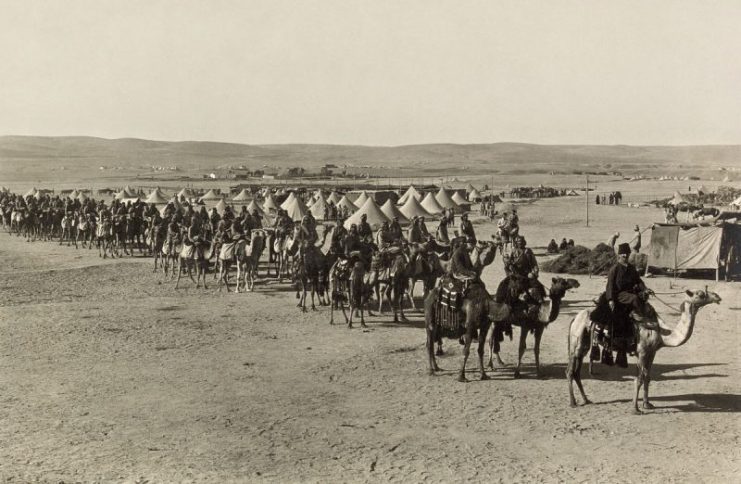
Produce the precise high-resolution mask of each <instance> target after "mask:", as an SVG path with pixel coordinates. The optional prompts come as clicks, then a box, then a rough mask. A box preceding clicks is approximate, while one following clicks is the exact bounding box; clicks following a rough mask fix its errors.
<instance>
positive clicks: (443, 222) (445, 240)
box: [435, 215, 450, 244]
mask: <svg viewBox="0 0 741 484" xmlns="http://www.w3.org/2000/svg"><path fill="white" fill-rule="evenodd" d="M435 240H437V241H438V242H440V243H441V244H450V236H449V235H448V217H447V216H445V215H443V216H442V217H441V218H440V224H439V225H438V226H437V231H435Z"/></svg>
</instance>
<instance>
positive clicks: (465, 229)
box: [458, 213, 476, 244]
mask: <svg viewBox="0 0 741 484" xmlns="http://www.w3.org/2000/svg"><path fill="white" fill-rule="evenodd" d="M458 230H459V233H460V235H461V236H464V237H465V238H466V240H467V241H468V242H473V243H474V244H475V243H476V233H474V230H473V224H472V223H471V221H470V220H468V214H467V213H464V214H463V215H461V225H460V227H458Z"/></svg>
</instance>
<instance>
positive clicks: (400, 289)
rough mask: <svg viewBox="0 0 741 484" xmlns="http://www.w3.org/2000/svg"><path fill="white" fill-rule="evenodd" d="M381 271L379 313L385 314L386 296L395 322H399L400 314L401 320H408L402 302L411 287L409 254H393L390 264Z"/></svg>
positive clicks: (378, 290) (378, 294) (377, 292)
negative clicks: (384, 299)
mask: <svg viewBox="0 0 741 484" xmlns="http://www.w3.org/2000/svg"><path fill="white" fill-rule="evenodd" d="M380 272H381V274H379V276H378V282H377V285H376V294H377V296H378V314H380V315H383V298H384V296H385V297H386V299H387V300H388V302H389V306H391V310H392V311H393V312H394V322H395V323H398V322H399V315H401V321H404V322H406V321H408V320H407V317H406V316H405V315H404V306H403V304H402V299H403V296H404V294H405V293H406V291H407V289H408V287H409V285H408V284H409V260H408V258H407V256H406V255H405V254H404V253H403V252H401V253H398V254H396V255H393V256H392V259H391V262H390V264H389V266H388V267H387V268H385V269H383V270H382V271H380ZM392 295H393V298H392Z"/></svg>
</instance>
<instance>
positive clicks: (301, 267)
mask: <svg viewBox="0 0 741 484" xmlns="http://www.w3.org/2000/svg"><path fill="white" fill-rule="evenodd" d="M325 264H326V262H325V256H324V254H322V252H321V250H319V248H318V247H316V246H313V245H309V246H307V247H305V248H304V249H302V250H301V251H300V252H299V256H298V262H297V263H296V273H295V278H296V284H297V291H298V290H299V289H301V290H302V291H301V292H300V294H299V293H298V292H297V294H299V303H298V304H297V307H299V308H301V311H302V312H306V293H307V290H306V288H307V287H308V286H311V310H312V311H316V305H315V303H314V295H315V294H318V295H319V305H320V306H323V305H325V301H324V288H323V287H322V280H323V277H322V273H323V272H324V271H325V270H326V268H325Z"/></svg>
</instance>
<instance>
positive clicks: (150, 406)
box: [0, 179, 741, 483]
mask: <svg viewBox="0 0 741 484" xmlns="http://www.w3.org/2000/svg"><path fill="white" fill-rule="evenodd" d="M517 182H518V180H511V183H513V185H514V184H517ZM542 182H543V183H544V184H546V185H547V184H549V182H548V180H546V179H544V180H543V181H542ZM504 183H505V181H502V185H504ZM611 183H612V184H608V182H605V183H601V185H600V188H601V189H604V190H612V189H622V190H623V191H624V192H626V193H631V194H633V195H634V196H635V197H639V196H644V195H646V194H651V193H658V192H660V193H662V194H663V193H669V194H670V193H671V192H672V191H673V190H674V189H676V187H675V186H672V185H667V184H661V185H660V184H658V182H656V183H654V185H651V186H650V187H649V186H648V185H647V184H643V185H636V184H635V183H634V184H630V183H628V182H622V181H620V182H618V181H615V182H611ZM706 183H707V182H706ZM21 185H22V184H21V183H20V182H18V183H17V184H16V185H15V186H11V188H14V189H16V188H17V191H20V190H21V188H25V189H28V188H30V184H27V185H29V186H25V185H24V186H23V187H21ZM684 185H686V183H684ZM678 186H679V184H677V187H678ZM39 188H41V186H39ZM685 189H686V187H685ZM584 205H585V203H584V196H579V197H564V198H556V199H545V200H538V201H537V202H535V203H532V204H529V205H523V206H522V208H521V209H520V220H521V227H522V229H521V231H522V233H523V234H524V235H525V236H526V237H527V239H528V245H529V246H530V247H533V248H534V250H535V252H536V254H537V255H538V256H539V261H540V262H541V263H542V262H543V261H545V260H547V259H548V258H547V257H546V256H545V255H544V250H543V247H544V246H545V245H546V244H547V243H548V241H549V240H550V239H551V238H555V239H556V240H560V239H561V238H562V237H566V238H572V239H574V240H575V241H576V243H577V244H580V245H585V246H587V247H593V246H594V245H596V244H597V243H598V242H602V241H605V240H606V239H607V238H608V237H609V236H610V234H611V233H613V232H614V231H616V230H617V231H620V232H621V233H622V234H623V236H622V237H621V239H620V240H619V241H627V240H628V239H629V238H630V236H629V234H631V232H632V230H631V229H632V227H633V225H634V224H639V225H640V226H641V227H642V228H645V227H647V226H648V225H649V224H650V223H652V222H658V221H661V220H663V213H662V212H661V211H660V210H658V209H653V208H640V209H630V208H626V207H614V206H595V205H594V204H593V203H591V202H590V206H589V210H590V223H589V227H587V226H586V224H585V219H584ZM475 223H476V225H475V226H476V230H477V233H478V234H479V236H480V237H481V236H483V237H488V236H489V234H491V233H493V231H494V225H493V224H492V223H490V222H488V221H483V220H482V219H480V218H477V219H476V222H475ZM646 242H647V241H644V244H645V243H646ZM151 264H152V261H151V259H148V258H143V257H133V258H131V257H126V258H122V259H113V260H111V259H106V260H101V259H100V258H99V257H98V254H97V251H95V250H93V251H88V250H83V249H80V250H75V249H74V248H68V247H65V246H62V247H60V246H59V245H57V244H56V243H50V242H35V243H26V242H25V241H24V240H23V239H21V238H18V237H15V236H9V235H8V234H6V233H1V234H0V335H2V337H1V338H0V366H1V368H0V415H2V422H3V425H2V426H0V441H1V442H2V446H0V477H2V478H3V479H4V480H5V481H6V482H65V483H69V482H132V483H133V482H139V483H143V482H152V483H155V482H322V483H325V482H379V481H389V482H460V481H474V482H507V483H509V482H708V483H723V482H732V481H735V480H736V479H737V476H738V473H739V472H741V450H739V449H741V446H740V445H739V444H740V442H739V436H740V432H739V431H740V430H741V427H740V425H739V424H741V419H739V412H741V385H740V382H741V366H740V365H741V352H739V341H740V340H739V326H738V323H739V314H741V313H739V311H741V283H739V282H718V283H716V282H715V281H714V280H710V279H708V280H696V279H695V280H693V279H682V278H680V279H676V280H673V279H671V278H668V277H653V278H650V279H647V280H646V281H647V284H648V285H649V286H650V287H652V288H653V289H654V290H656V291H657V292H674V291H681V290H683V289H700V288H704V287H705V286H706V285H707V286H708V288H709V289H710V290H712V291H715V292H717V293H718V294H719V295H720V296H721V297H722V298H723V302H722V303H721V304H720V305H712V306H708V307H705V308H703V309H702V310H701V311H700V313H699V315H698V323H697V326H696V329H695V332H694V334H693V336H692V338H691V339H690V341H689V342H688V343H687V344H686V345H684V346H682V347H680V348H675V349H671V348H670V349H663V350H661V351H660V352H659V353H658V355H657V357H656V363H655V364H654V371H653V381H652V385H651V394H652V398H653V403H654V404H655V405H656V409H655V410H651V411H646V412H645V413H644V414H643V415H641V416H636V415H633V414H632V413H631V401H630V400H631V398H632V392H633V375H634V373H635V367H634V365H633V360H632V359H631V362H630V363H631V365H630V367H629V368H628V369H620V368H617V367H604V366H601V365H597V370H598V372H599V374H598V375H595V376H594V377H591V378H590V377H588V376H587V377H585V379H584V384H585V389H586V392H587V394H588V395H589V397H590V398H591V399H592V400H593V402H594V404H592V405H587V406H580V407H577V408H570V407H569V400H568V392H567V382H566V379H565V376H564V371H565V366H566V361H567V357H566V336H567V328H568V324H569V321H570V320H571V318H573V316H574V315H575V314H576V313H577V312H578V311H580V310H581V309H584V308H588V307H590V306H591V305H592V299H594V298H595V297H596V296H597V295H598V293H599V292H600V291H601V290H603V288H604V285H605V277H602V276H592V277H589V276H571V277H575V278H576V279H578V280H579V282H580V283H581V287H580V288H578V289H576V290H575V291H572V292H570V293H569V294H568V295H567V296H566V299H565V304H564V307H563V308H562V311H561V314H560V315H559V317H558V319H557V320H556V321H555V322H553V323H552V324H551V325H550V326H549V327H548V329H547V330H546V332H545V335H544V338H543V343H542V351H541V363H542V365H543V373H544V377H543V378H542V379H537V378H536V377H535V373H534V367H533V365H534V362H533V355H532V351H531V344H532V339H529V340H528V343H529V348H528V351H527V352H526V354H525V357H524V362H525V363H524V365H525V371H524V375H523V378H522V379H518V380H515V379H514V378H513V370H512V365H513V364H514V363H516V358H517V347H516V341H517V333H518V331H519V329H515V340H514V341H512V342H510V341H505V343H504V344H503V351H502V356H503V358H504V360H505V361H506V363H507V367H505V368H497V369H496V370H493V371H489V375H490V376H491V377H492V379H491V380H489V381H479V380H478V376H477V373H476V366H477V362H476V358H471V359H469V365H468V370H469V375H468V376H469V378H470V380H471V381H470V382H469V383H459V382H457V381H455V376H456V375H455V373H456V371H455V370H456V369H457V368H458V366H459V364H460V361H461V347H460V346H459V344H458V342H457V341H455V340H446V341H445V350H446V354H445V355H444V356H442V357H440V358H439V360H438V362H439V364H440V366H441V367H442V368H443V369H444V370H446V371H443V372H442V374H441V375H438V376H428V374H427V361H426V354H425V331H424V325H423V318H422V314H421V312H414V311H411V310H410V311H409V312H408V316H410V319H411V322H409V323H402V324H396V323H392V322H390V321H391V317H390V316H389V315H388V313H386V315H384V316H378V317H373V318H368V326H369V327H368V329H360V328H354V329H347V328H346V327H345V326H344V325H342V324H340V325H334V326H330V325H329V310H328V309H327V308H321V309H320V310H319V311H317V312H309V313H307V314H302V313H300V312H299V311H298V309H297V308H296V307H295V303H296V300H295V298H294V293H293V292H292V291H291V290H290V287H289V286H288V284H278V283H276V282H272V281H265V280H260V281H258V283H257V285H256V291H255V292H254V293H248V294H232V293H229V294H227V293H224V292H219V291H218V290H217V287H216V284H215V283H214V282H211V280H210V279H209V282H210V283H211V285H210V287H209V289H208V290H202V289H198V290H196V289H195V288H194V286H193V284H192V283H190V281H186V283H185V284H184V286H183V287H182V288H181V289H179V290H175V289H174V283H173V282H169V281H164V280H163V278H162V275H161V274H159V273H158V274H153V273H152V265H151ZM502 274H503V270H502V263H501V260H500V259H499V258H497V260H495V261H494V263H493V264H492V265H491V266H490V267H488V268H487V269H485V271H484V273H483V279H484V281H485V282H486V283H487V285H488V287H489V290H490V292H493V291H494V289H495V288H496V284H497V283H498V281H499V280H501V278H502ZM551 276H552V275H551V274H547V273H543V274H541V280H542V281H544V282H545V283H546V286H547V285H549V282H550V278H551ZM181 284H182V283H181ZM418 292H419V291H418ZM661 297H662V299H663V300H665V301H666V302H668V303H670V305H672V306H676V305H678V304H679V302H680V301H681V299H682V298H681V296H680V295H666V296H661ZM654 304H655V307H656V308H657V310H658V311H659V313H660V314H661V315H662V316H663V317H664V319H666V320H669V321H674V320H676V318H677V314H676V313H674V312H673V310H671V309H668V308H667V307H666V306H663V305H661V304H658V303H654ZM474 354H475V353H472V355H474ZM487 357H488V351H487Z"/></svg>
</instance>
